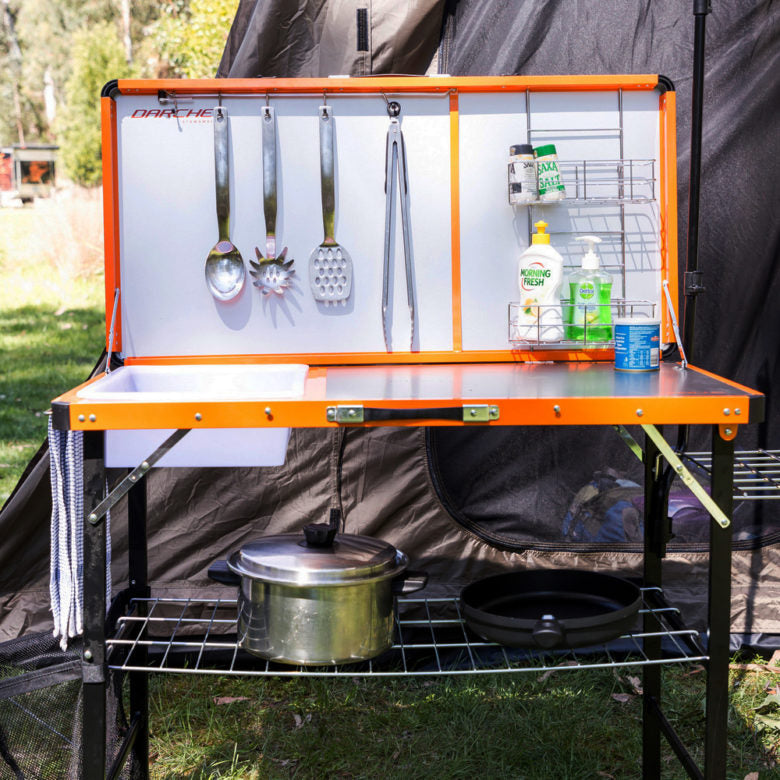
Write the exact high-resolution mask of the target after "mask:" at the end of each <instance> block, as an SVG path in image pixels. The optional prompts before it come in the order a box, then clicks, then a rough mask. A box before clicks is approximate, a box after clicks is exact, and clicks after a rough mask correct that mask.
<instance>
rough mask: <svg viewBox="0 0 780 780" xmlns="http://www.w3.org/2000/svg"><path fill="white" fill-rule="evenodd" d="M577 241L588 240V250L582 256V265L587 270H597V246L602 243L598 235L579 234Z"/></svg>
mask: <svg viewBox="0 0 780 780" xmlns="http://www.w3.org/2000/svg"><path fill="white" fill-rule="evenodd" d="M575 241H587V242H588V251H587V252H585V255H584V256H583V258H582V267H583V268H584V269H585V270H586V271H595V270H596V269H597V268H598V267H599V256H598V255H597V254H596V249H595V246H596V244H600V243H601V239H600V238H599V237H598V236H577V238H576V239H575Z"/></svg>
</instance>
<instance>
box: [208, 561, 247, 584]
mask: <svg viewBox="0 0 780 780" xmlns="http://www.w3.org/2000/svg"><path fill="white" fill-rule="evenodd" d="M209 579H210V580H214V582H219V583H221V584H222V585H234V586H235V587H238V586H239V585H240V584H241V577H240V576H239V575H238V574H236V573H235V572H234V571H231V570H230V569H229V568H228V565H227V561H214V563H212V564H211V566H209Z"/></svg>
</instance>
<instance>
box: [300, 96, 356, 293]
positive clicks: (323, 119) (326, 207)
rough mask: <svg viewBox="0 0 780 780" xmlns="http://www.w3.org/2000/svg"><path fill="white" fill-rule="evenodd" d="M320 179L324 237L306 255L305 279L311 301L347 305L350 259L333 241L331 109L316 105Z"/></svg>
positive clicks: (349, 291) (333, 204)
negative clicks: (306, 273) (312, 296)
mask: <svg viewBox="0 0 780 780" xmlns="http://www.w3.org/2000/svg"><path fill="white" fill-rule="evenodd" d="M319 117H320V178H321V187H322V225H323V231H324V233H325V238H324V239H323V241H322V243H321V244H320V245H319V246H318V247H315V249H314V251H313V252H312V253H311V256H310V257H309V282H310V284H311V291H312V294H313V295H314V300H315V301H324V303H325V305H326V306H328V305H330V304H331V303H333V304H337V303H341V305H342V306H346V305H347V298H349V296H350V294H351V292H352V258H351V257H350V256H349V252H347V250H346V249H344V247H343V246H340V245H339V244H338V243H336V239H335V237H334V233H335V212H336V194H335V182H334V176H335V174H334V167H335V165H334V151H333V112H332V110H331V107H330V106H320V109H319Z"/></svg>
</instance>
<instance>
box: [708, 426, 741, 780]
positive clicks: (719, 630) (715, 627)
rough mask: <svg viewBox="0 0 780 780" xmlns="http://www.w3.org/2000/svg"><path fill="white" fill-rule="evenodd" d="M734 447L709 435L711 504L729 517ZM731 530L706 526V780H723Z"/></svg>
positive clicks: (717, 434)
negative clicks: (708, 559) (707, 561)
mask: <svg viewBox="0 0 780 780" xmlns="http://www.w3.org/2000/svg"><path fill="white" fill-rule="evenodd" d="M733 482H734V442H733V441H726V440H725V439H723V438H721V436H720V433H719V430H718V426H717V425H715V426H713V432H712V488H711V489H712V498H713V499H714V500H715V502H716V503H717V504H718V506H719V507H720V508H721V509H722V510H723V512H724V513H725V514H726V516H727V517H729V518H730V517H731V516H732V513H733V505H734V499H733V495H734V492H733V490H734V485H733ZM732 535H733V529H732V526H729V527H728V528H721V527H720V526H719V525H718V524H717V523H716V522H715V521H714V520H711V522H710V570H709V575H710V576H709V605H708V613H709V614H708V617H709V620H708V625H709V628H710V636H709V647H708V655H709V662H708V663H707V710H706V713H707V734H706V738H705V743H704V773H705V776H706V777H707V778H712V779H713V780H714V778H724V777H725V776H726V746H727V726H728V710H729V655H730V653H729V637H730V633H731V540H732Z"/></svg>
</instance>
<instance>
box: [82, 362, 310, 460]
mask: <svg viewBox="0 0 780 780" xmlns="http://www.w3.org/2000/svg"><path fill="white" fill-rule="evenodd" d="M308 370H309V367H308V366H304V365H299V364H290V365H276V364H274V365H230V366H225V365H186V366H123V367H122V368H117V369H116V370H115V371H112V372H111V373H110V374H109V375H108V376H105V377H102V378H101V379H98V380H97V382H93V383H92V384H91V385H88V386H87V387H85V388H83V389H81V390H79V391H78V395H79V396H80V397H81V398H84V399H85V400H94V401H117V402H119V401H129V402H135V403H143V402H150V403H151V402H163V403H174V402H177V401H229V400H232V401H235V400H248V401H253V400H256V401H271V400H273V399H275V398H276V399H278V398H300V397H301V396H303V388H304V383H305V381H306V374H307V372H308ZM143 424H144V420H143V412H142V411H141V412H139V418H138V429H135V430H109V431H106V435H105V464H106V466H108V467H109V468H135V467H136V466H137V465H138V464H139V463H141V462H142V461H143V460H144V459H145V458H147V457H149V455H151V454H152V453H153V452H154V451H155V450H156V449H157V448H158V447H159V446H160V445H161V444H162V443H163V442H164V441H165V439H167V438H168V436H170V435H171V434H172V433H173V429H172V428H171V429H159V428H156V429H153V428H144V427H143ZM289 438H290V429H289V428H202V429H198V430H193V431H190V432H189V433H188V434H187V435H186V436H185V437H184V438H183V439H182V440H181V441H180V442H179V443H178V444H176V446H175V447H173V449H171V450H170V451H169V452H168V453H166V455H165V456H164V457H162V458H161V459H160V460H159V461H158V462H157V465H158V466H208V467H219V466H234V467H235V466H281V465H282V464H283V463H284V460H285V456H286V454H287V442H288V440H289Z"/></svg>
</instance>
